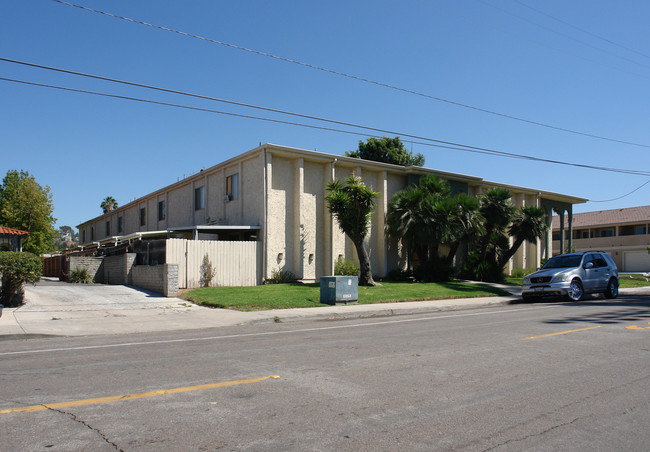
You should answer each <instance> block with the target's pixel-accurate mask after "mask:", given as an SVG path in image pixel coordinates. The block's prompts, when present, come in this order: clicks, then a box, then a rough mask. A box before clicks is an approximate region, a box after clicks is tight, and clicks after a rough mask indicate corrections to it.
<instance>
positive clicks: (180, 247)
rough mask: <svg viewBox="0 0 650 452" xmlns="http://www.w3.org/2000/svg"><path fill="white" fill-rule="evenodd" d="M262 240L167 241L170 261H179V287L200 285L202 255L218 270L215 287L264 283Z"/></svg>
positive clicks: (213, 283)
mask: <svg viewBox="0 0 650 452" xmlns="http://www.w3.org/2000/svg"><path fill="white" fill-rule="evenodd" d="M261 252H262V245H261V242H225V241H212V240H184V239H169V240H167V263H169V264H174V263H175V264H178V285H179V287H180V288H188V289H189V288H195V287H200V286H201V266H202V265H203V258H204V257H205V255H206V254H207V255H208V259H209V260H210V263H211V264H212V268H213V269H214V271H215V276H214V278H213V279H212V283H211V285H212V286H255V285H258V284H260V283H261V282H262V256H261Z"/></svg>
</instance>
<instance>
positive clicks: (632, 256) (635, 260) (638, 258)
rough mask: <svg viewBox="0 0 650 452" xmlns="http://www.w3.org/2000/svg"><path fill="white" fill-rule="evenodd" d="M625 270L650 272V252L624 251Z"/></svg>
mask: <svg viewBox="0 0 650 452" xmlns="http://www.w3.org/2000/svg"><path fill="white" fill-rule="evenodd" d="M622 271H624V272H650V254H649V253H648V252H647V251H626V252H625V253H623V270H622Z"/></svg>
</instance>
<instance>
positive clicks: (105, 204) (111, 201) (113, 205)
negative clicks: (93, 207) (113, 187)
mask: <svg viewBox="0 0 650 452" xmlns="http://www.w3.org/2000/svg"><path fill="white" fill-rule="evenodd" d="M99 206H100V207H101V208H102V211H103V212H104V213H108V212H111V211H113V210H115V209H117V201H116V200H115V198H113V197H112V196H107V197H106V198H104V200H103V201H102V203H101V204H100V205H99Z"/></svg>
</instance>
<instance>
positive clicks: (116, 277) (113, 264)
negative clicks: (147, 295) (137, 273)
mask: <svg viewBox="0 0 650 452" xmlns="http://www.w3.org/2000/svg"><path fill="white" fill-rule="evenodd" d="M135 257H136V254H135V253H127V254H120V255H117V256H106V257H105V258H104V283H106V284H123V285H129V284H132V283H133V282H132V279H133V277H132V269H133V265H134V263H135Z"/></svg>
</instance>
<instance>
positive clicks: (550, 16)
mask: <svg viewBox="0 0 650 452" xmlns="http://www.w3.org/2000/svg"><path fill="white" fill-rule="evenodd" d="M513 1H514V2H516V3H519V4H520V5H521V6H524V7H526V8H528V9H531V10H533V11H535V12H536V13H538V14H541V15H543V16H546V17H548V18H550V19H553V20H555V21H557V22H560V23H562V24H564V25H566V26H568V27H571V28H574V29H576V30H578V31H580V32H582V33H585V34H588V35H589V36H592V37H594V38H597V39H600V40H601V41H605V42H606V43H608V44H611V45H613V46H616V47H620V48H621V49H624V50H627V51H628V52H632V53H636V54H637V55H640V56H642V57H645V58H650V55H647V54H645V53H643V52H639V51H638V50H634V49H632V48H630V47H626V46H624V45H623V44H619V43H618V42H615V41H612V40H611V39H607V38H604V37H602V36H600V35H598V34H596V33H592V32H591V31H589V30H585V29H584V28H580V27H578V26H576V25H573V24H572V23H569V22H567V21H565V20H562V19H560V18H558V17H555V16H552V15H550V14H548V13H545V12H544V11H541V10H539V9H537V8H534V7H532V6H530V5H528V4H526V3H524V2H522V1H520V0H513Z"/></svg>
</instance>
